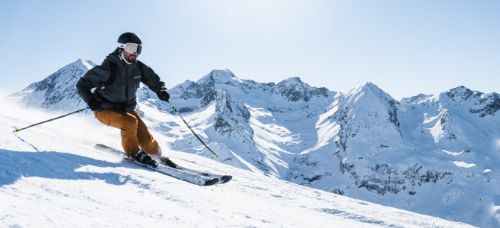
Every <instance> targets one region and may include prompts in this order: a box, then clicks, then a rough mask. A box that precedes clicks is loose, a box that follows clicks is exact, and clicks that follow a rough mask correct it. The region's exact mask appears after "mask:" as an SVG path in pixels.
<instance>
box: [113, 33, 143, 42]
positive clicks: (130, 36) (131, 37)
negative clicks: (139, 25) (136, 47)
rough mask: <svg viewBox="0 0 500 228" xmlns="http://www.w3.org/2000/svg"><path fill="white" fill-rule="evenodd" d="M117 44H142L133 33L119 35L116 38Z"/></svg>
mask: <svg viewBox="0 0 500 228" xmlns="http://www.w3.org/2000/svg"><path fill="white" fill-rule="evenodd" d="M118 43H121V44H126V43H136V44H142V41H141V38H140V37H139V35H137V34H135V33H133V32H126V33H123V34H121V35H120V36H119V37H118Z"/></svg>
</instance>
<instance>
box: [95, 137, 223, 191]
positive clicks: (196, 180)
mask: <svg viewBox="0 0 500 228" xmlns="http://www.w3.org/2000/svg"><path fill="white" fill-rule="evenodd" d="M94 147H95V148H96V149H98V150H101V151H107V152H111V153H114V154H117V155H120V156H122V157H123V160H125V161H127V162H130V163H132V164H135V165H138V166H141V167H144V168H146V169H148V170H152V171H155V172H158V173H162V174H165V175H168V176H170V177H173V178H176V179H179V180H183V181H186V182H189V183H191V184H195V185H200V186H210V185H214V184H217V183H219V182H220V180H219V178H218V177H216V176H206V175H201V174H199V173H194V172H188V171H187V170H182V169H176V168H172V167H170V166H166V165H163V164H159V165H158V166H157V167H153V166H151V165H146V164H142V163H140V162H138V161H136V160H134V159H132V158H130V157H128V156H126V155H125V153H123V152H122V151H120V150H117V149H115V148H112V147H109V146H106V145H103V144H96V145H95V146H94Z"/></svg>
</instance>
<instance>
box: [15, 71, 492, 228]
mask: <svg viewBox="0 0 500 228" xmlns="http://www.w3.org/2000/svg"><path fill="white" fill-rule="evenodd" d="M81 63H82V61H77V62H75V63H73V64H70V65H69V66H67V67H65V69H66V70H62V71H57V72H60V73H59V74H53V75H51V76H49V77H47V78H46V79H45V80H43V81H41V82H39V83H35V84H33V85H32V86H29V87H28V88H27V89H26V90H23V92H22V93H21V95H23V96H24V97H25V99H23V102H24V103H28V104H29V105H35V106H37V107H41V108H44V109H49V110H57V111H61V112H62V113H64V112H70V111H74V110H76V109H79V108H81V107H82V106H84V104H83V103H82V100H81V99H80V98H79V96H78V95H77V94H76V92H75V89H74V84H72V83H74V82H75V80H77V79H78V77H79V76H80V73H82V72H83V71H84V70H85V69H86V67H82V64H81ZM83 65H85V64H83ZM87 67H88V66H87ZM71 69H75V70H71ZM57 72H56V73H57ZM61 72H62V73H61ZM168 86H172V85H168ZM50 88H54V89H50ZM170 92H171V95H172V96H171V104H173V105H174V106H175V107H176V108H177V110H179V111H180V112H181V114H182V115H183V116H184V117H185V118H186V120H187V121H188V122H189V124H190V125H192V126H193V128H194V130H195V131H196V132H197V133H198V134H199V135H200V136H201V137H202V139H203V141H205V142H206V143H207V144H208V145H209V146H210V147H211V148H212V149H214V150H215V151H217V152H218V153H220V154H221V156H220V157H219V158H215V159H213V158H212V157H213V156H212V155H211V153H210V152H209V151H208V150H207V149H205V148H204V146H203V145H202V144H201V143H200V142H198V141H197V139H196V138H195V137H194V136H193V135H192V134H191V132H190V131H189V130H188V129H187V128H186V127H185V126H184V123H183V122H182V121H181V120H180V118H178V116H176V115H175V114H174V113H173V112H172V110H171V109H170V107H169V104H167V103H165V102H162V101H159V100H158V99H157V97H156V95H155V94H154V93H153V92H152V91H150V90H148V89H147V88H145V87H143V88H141V89H140V90H139V91H138V96H137V98H138V103H139V111H140V113H143V114H144V119H145V120H146V121H147V123H149V125H150V126H151V129H152V130H153V134H154V135H155V137H156V138H158V139H159V140H160V141H161V142H162V145H168V146H169V147H170V148H168V150H167V151H175V153H177V152H180V151H182V152H186V153H190V154H195V155H200V156H203V157H206V158H210V159H213V160H215V161H217V162H220V163H224V164H226V165H229V166H232V167H233V168H239V169H242V170H246V171H251V172H253V173H254V174H256V175H265V176H268V177H273V178H278V179H281V180H285V181H290V182H293V183H296V184H300V185H302V186H306V187H311V188H314V189H317V190H323V191H327V192H334V193H337V194H340V195H344V196H349V197H352V198H357V199H361V200H366V201H370V202H372V203H378V204H383V205H386V206H391V207H397V208H400V209H404V210H410V211H413V212H417V213H422V214H427V215H432V216H437V217H440V218H445V219H448V220H454V221H461V222H466V223H470V224H473V225H476V226H481V227H498V225H499V224H500V223H499V221H500V220H497V219H496V218H497V217H499V216H498V215H497V214H495V213H497V212H494V213H491V211H492V210H491V208H492V206H497V205H500V201H498V200H496V198H497V197H498V196H499V195H500V188H499V183H498V182H497V180H498V179H499V178H500V176H499V175H500V173H498V172H495V171H496V170H497V169H498V167H499V166H498V164H500V156H498V155H499V153H498V152H499V151H500V144H499V135H500V128H498V126H500V118H499V117H500V115H499V114H500V112H498V108H499V107H500V106H499V105H498V104H500V98H499V96H498V94H497V93H490V94H484V93H481V92H479V91H473V90H470V89H468V88H466V87H463V86H462V87H457V88H454V89H451V90H449V91H446V92H443V93H440V94H437V95H422V94H421V95H417V96H414V97H411V98H405V99H402V100H401V101H397V100H395V99H394V98H392V97H391V96H390V95H389V94H387V93H386V92H384V91H383V90H382V89H381V88H379V87H378V86H377V85H375V84H373V83H370V82H367V83H364V84H362V85H361V86H359V87H357V88H355V89H353V90H351V91H350V92H349V93H347V94H343V93H339V92H334V91H330V90H328V89H326V88H316V87H312V86H310V85H308V84H306V83H304V82H303V81H302V80H301V79H300V78H298V77H293V78H289V79H287V80H284V81H282V82H278V83H274V82H269V83H258V82H255V81H252V80H245V79H239V78H237V77H236V76H235V75H234V74H233V73H232V72H231V71H230V70H213V71H211V72H210V73H209V74H207V75H205V76H204V77H203V78H201V79H200V80H198V81H196V82H193V81H186V82H184V83H182V84H180V85H177V86H174V87H173V88H172V89H171V90H170ZM35 99H39V100H37V102H31V103H30V102H29V101H30V100H35ZM44 115H45V117H47V118H49V116H48V115H46V114H40V115H33V116H27V117H26V118H22V119H19V120H20V121H25V122H24V123H25V124H24V125H27V124H29V123H33V122H35V121H36V120H43V119H44V118H45V117H43V118H42V116H44ZM13 116H15V115H13ZM90 117H91V116H90ZM89 119H90V120H92V118H89ZM27 120H29V121H27ZM90 120H88V121H87V122H89V121H90ZM61 121H63V122H64V121H65V120H61ZM82 123H85V121H82ZM19 125H21V126H22V125H23V124H19ZM49 125H50V124H49ZM64 126H72V128H68V131H65V130H66V129H64V130H63V132H62V133H64V134H68V135H71V132H70V131H71V130H72V129H82V130H83V129H86V128H85V127H86V126H82V127H81V128H80V126H78V127H77V128H73V127H74V126H76V125H75V124H73V123H67V124H66V125H64ZM44 128H45V127H44V126H41V127H40V129H44ZM99 132H101V131H99ZM102 134H107V133H106V132H105V131H102ZM115 137H118V136H115ZM30 140H35V139H30ZM75 140H77V141H79V140H88V142H89V143H95V140H93V139H92V138H90V137H88V136H87V135H86V134H82V135H81V136H79V137H75ZM112 142H114V143H115V145H114V147H119V146H120V145H119V142H117V141H116V139H115V140H110V141H109V142H108V143H112ZM11 144H12V143H11ZM34 145H38V143H36V144H35V143H34ZM68 151H73V149H72V148H69V149H68ZM454 162H455V163H454ZM485 169H491V170H493V171H492V172H487V173H483V171H484V170H485ZM429 202H432V203H429ZM498 213H500V211H499V212H498Z"/></svg>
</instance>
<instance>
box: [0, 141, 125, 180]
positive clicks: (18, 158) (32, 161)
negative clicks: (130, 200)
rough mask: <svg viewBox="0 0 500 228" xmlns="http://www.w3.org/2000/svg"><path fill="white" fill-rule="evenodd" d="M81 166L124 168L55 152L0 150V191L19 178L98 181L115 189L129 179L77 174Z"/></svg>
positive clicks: (108, 175) (109, 175) (107, 174)
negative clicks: (111, 185)
mask: <svg viewBox="0 0 500 228" xmlns="http://www.w3.org/2000/svg"><path fill="white" fill-rule="evenodd" d="M83 166H97V167H123V164H120V163H111V162H106V161H101V160H96V159H93V158H89V157H83V156H79V155H75V154H69V153H63V152H55V151H47V152H23V151H10V150H2V149H0V187H2V186H4V185H8V184H12V183H14V182H16V181H17V180H19V179H20V178H21V177H42V178H51V179H61V180H95V179H99V180H103V181H105V182H106V183H109V184H114V185H123V184H125V183H126V180H127V179H128V178H123V176H121V175H119V174H116V173H95V172H85V171H76V170H77V169H79V168H80V167H83ZM127 168H130V167H127Z"/></svg>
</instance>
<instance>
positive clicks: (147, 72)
mask: <svg viewBox="0 0 500 228" xmlns="http://www.w3.org/2000/svg"><path fill="white" fill-rule="evenodd" d="M140 64H142V65H143V69H144V72H143V74H144V75H143V76H142V78H141V81H142V83H144V84H145V85H146V86H147V87H148V88H149V89H151V90H152V91H153V92H155V93H156V94H158V92H160V91H167V88H166V87H165V83H164V82H162V81H161V79H160V76H158V75H157V74H156V73H155V72H154V71H153V69H151V67H149V66H147V65H146V64H144V63H140Z"/></svg>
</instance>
